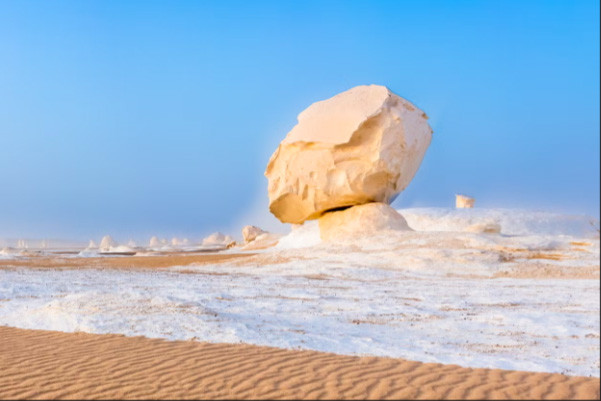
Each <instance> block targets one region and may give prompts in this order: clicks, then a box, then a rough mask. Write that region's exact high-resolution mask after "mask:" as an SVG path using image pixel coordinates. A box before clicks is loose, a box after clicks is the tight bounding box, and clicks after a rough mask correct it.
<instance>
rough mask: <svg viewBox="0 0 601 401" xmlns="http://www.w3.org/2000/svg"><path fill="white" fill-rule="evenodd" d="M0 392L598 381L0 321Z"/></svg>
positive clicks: (371, 391) (277, 390)
mask: <svg viewBox="0 0 601 401" xmlns="http://www.w3.org/2000/svg"><path fill="white" fill-rule="evenodd" d="M0 356H1V358H0V371H1V372H2V374H1V375H0V398H20V399H24V398H27V399H40V398H44V399H48V398H62V399H75V398H88V399H90V398H104V399H106V398H128V399H140V398H154V399H157V398H172V399H173V398H177V399H190V398H212V399H225V398H241V399H248V398H270V399H282V398H287V399H291V398H295V399H320V398H346V399H358V398H361V399H386V398H396V399H398V398H405V399H424V398H430V399H431V398H436V399H457V398H460V399H480V398H482V399H495V398H496V399H498V398H513V399H516V398H530V399H591V398H594V399H599V379H597V378H585V377H572V376H564V375H560V374H550V373H532V372H517V371H504V370H494V369H469V368H461V367H458V366H455V365H440V364H425V363H419V362H410V361H405V360H401V359H392V358H378V357H353V356H342V355H334V354H328V353H320V352H314V351H289V350H283V349H278V348H269V347H258V346H251V345H242V344H240V345H231V344H208V343H197V342H193V341H164V340H157V339H148V338H143V337H133V338H131V337H124V336H119V335H95V334H84V333H75V334H67V333H60V332H51V331H38V330H21V329H14V328H9V327H0Z"/></svg>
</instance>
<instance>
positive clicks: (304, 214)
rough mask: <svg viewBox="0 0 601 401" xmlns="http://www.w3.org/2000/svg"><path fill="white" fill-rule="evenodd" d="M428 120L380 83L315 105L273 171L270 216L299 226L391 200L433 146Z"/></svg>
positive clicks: (302, 115)
mask: <svg viewBox="0 0 601 401" xmlns="http://www.w3.org/2000/svg"><path fill="white" fill-rule="evenodd" d="M427 119H428V117H427V116H426V114H425V113H424V112H422V111H421V110H420V109H418V108H417V107H415V106H414V105H413V104H411V103H410V102H408V101H407V100H405V99H403V98H401V97H399V96H397V95H395V94H393V93H392V92H390V90H388V88H386V87H384V86H378V85H369V86H357V87H355V88H352V89H350V90H348V91H346V92H343V93H340V94H338V95H336V96H334V97H332V98H330V99H327V100H323V101H320V102H316V103H314V104H312V105H311V106H309V108H307V109H306V110H305V111H303V112H302V113H300V114H299V116H298V124H297V125H296V126H295V127H294V128H293V129H292V131H290V132H289V133H288V135H287V136H286V138H285V139H284V140H283V141H282V143H281V144H280V145H279V147H278V149H277V150H276V151H275V153H274V154H273V155H272V156H271V159H270V160H269V164H268V165H267V169H266V171H265V176H266V177H267V179H268V181H269V185H268V192H269V209H270V211H271V212H272V213H273V214H274V215H275V216H276V217H277V218H278V219H279V220H280V221H282V222H285V223H296V224H298V223H302V222H304V221H305V220H310V219H316V218H318V217H319V216H321V215H322V214H323V213H324V212H326V211H328V210H332V209H337V208H341V207H346V206H353V205H361V204H364V203H369V202H383V203H390V202H392V201H393V200H394V198H395V197H396V196H397V195H398V194H399V193H400V192H401V191H402V190H404V189H405V188H406V187H407V185H408V184H409V182H410V181H411V179H412V178H413V176H414V175H415V173H416V171H417V169H418V168H419V165H420V163H421V161H422V159H423V157H424V154H425V152H426V149H427V148H428V146H429V145H430V141H431V139H432V129H431V128H430V126H429V125H428V122H427Z"/></svg>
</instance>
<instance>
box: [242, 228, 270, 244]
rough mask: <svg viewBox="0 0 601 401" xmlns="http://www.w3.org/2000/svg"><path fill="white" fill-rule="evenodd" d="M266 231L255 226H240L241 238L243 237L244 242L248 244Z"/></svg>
mask: <svg viewBox="0 0 601 401" xmlns="http://www.w3.org/2000/svg"><path fill="white" fill-rule="evenodd" d="M265 233H266V231H264V230H262V229H260V228H259V227H257V226H244V227H243V228H242V238H244V243H245V244H248V243H249V242H252V241H254V240H255V238H257V237H258V236H259V235H261V234H265Z"/></svg>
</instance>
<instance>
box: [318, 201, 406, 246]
mask: <svg viewBox="0 0 601 401" xmlns="http://www.w3.org/2000/svg"><path fill="white" fill-rule="evenodd" d="M388 230H393V231H411V228H409V226H408V225H407V221H405V218H404V217H403V216H401V215H400V214H399V213H398V212H397V211H396V210H394V209H393V208H392V207H390V206H389V205H387V204H385V203H379V202H376V203H367V204H365V205H359V206H353V207H350V208H347V209H344V210H340V211H336V212H328V213H325V214H324V215H322V216H321V217H320V218H319V235H320V237H321V239H322V240H323V241H333V240H344V239H352V238H357V237H365V236H369V235H373V234H376V233H382V232H385V231H388Z"/></svg>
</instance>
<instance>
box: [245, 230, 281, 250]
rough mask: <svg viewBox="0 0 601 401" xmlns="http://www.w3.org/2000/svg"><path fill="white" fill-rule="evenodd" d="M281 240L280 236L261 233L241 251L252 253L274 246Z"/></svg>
mask: <svg viewBox="0 0 601 401" xmlns="http://www.w3.org/2000/svg"><path fill="white" fill-rule="evenodd" d="M280 238H282V235H281V234H274V233H268V232H263V233H262V234H259V235H258V236H256V237H255V238H254V239H253V240H252V241H251V242H249V243H247V244H246V245H244V246H243V247H242V250H243V251H252V250H257V249H266V248H271V247H272V246H276V245H277V244H278V242H279V241H280Z"/></svg>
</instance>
